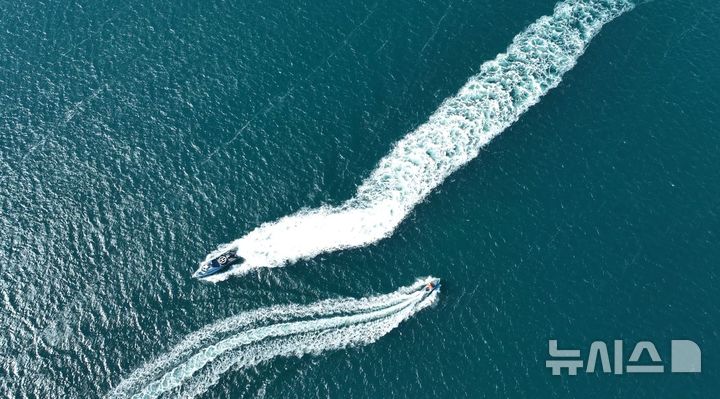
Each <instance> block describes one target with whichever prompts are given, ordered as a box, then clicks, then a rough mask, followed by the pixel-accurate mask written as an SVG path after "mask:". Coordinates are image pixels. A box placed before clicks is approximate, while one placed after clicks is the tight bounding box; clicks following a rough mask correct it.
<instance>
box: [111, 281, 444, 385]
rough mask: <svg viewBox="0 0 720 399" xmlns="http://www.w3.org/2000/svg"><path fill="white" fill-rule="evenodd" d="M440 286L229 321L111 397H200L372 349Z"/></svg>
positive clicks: (145, 369)
mask: <svg viewBox="0 0 720 399" xmlns="http://www.w3.org/2000/svg"><path fill="white" fill-rule="evenodd" d="M438 281H439V280H438V279H436V278H434V277H427V278H424V279H422V280H418V281H417V282H415V284H413V285H411V286H408V287H402V288H400V289H398V290H397V291H395V292H393V293H391V294H386V295H380V296H375V297H369V298H362V299H332V300H325V301H321V302H317V303H314V304H311V305H306V306H298V305H285V306H274V307H270V308H265V309H260V310H256V311H251V312H247V313H243V314H240V315H238V316H234V317H230V318H227V319H224V320H222V321H219V322H217V323H215V324H212V325H209V326H207V327H205V328H203V329H201V330H199V331H197V332H195V333H192V334H190V335H188V336H187V337H186V338H185V339H184V340H183V341H182V342H180V343H179V344H178V345H177V346H175V347H174V348H173V349H172V350H171V351H170V352H168V353H167V354H164V355H162V356H160V357H159V358H158V359H157V360H155V361H153V362H150V363H147V364H145V365H143V366H142V367H140V368H139V369H137V370H136V371H134V372H133V373H132V374H130V375H129V376H128V377H127V378H125V379H124V380H123V381H121V382H120V384H118V386H117V387H115V388H114V389H113V390H112V391H111V392H110V393H108V395H107V397H108V398H130V397H132V398H156V397H158V396H160V395H163V394H165V393H168V394H169V395H171V396H172V397H194V396H197V395H200V394H202V393H203V392H205V391H207V389H208V388H209V387H211V386H212V385H214V384H215V383H216V382H217V381H218V379H219V378H220V376H221V375H222V374H223V373H224V372H226V371H227V370H228V369H230V368H231V367H234V368H240V369H242V368H247V367H252V366H255V365H257V364H259V363H261V362H264V361H269V360H271V359H273V358H275V357H280V356H285V357H287V356H302V355H305V354H320V353H322V352H325V351H328V350H336V349H341V348H345V347H349V346H356V345H366V344H370V343H372V342H375V341H377V340H378V339H379V338H380V337H382V336H383V335H385V334H387V333H388V332H390V331H391V330H393V329H395V328H396V327H397V326H398V325H399V324H400V323H401V322H402V321H403V320H405V319H407V318H409V317H411V316H413V315H414V314H415V313H417V312H418V311H420V310H422V309H424V308H426V307H428V306H429V305H431V304H432V303H434V302H435V300H436V299H437V295H438V292H439V291H438V290H436V289H433V290H428V289H426V286H427V284H428V283H431V282H433V283H437V282H438Z"/></svg>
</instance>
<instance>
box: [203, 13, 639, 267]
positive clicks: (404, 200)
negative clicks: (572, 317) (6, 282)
mask: <svg viewBox="0 0 720 399" xmlns="http://www.w3.org/2000/svg"><path fill="white" fill-rule="evenodd" d="M632 7H633V4H632V2H631V1H629V0H586V1H582V0H567V1H563V2H560V3H558V4H557V5H556V6H555V10H554V12H553V14H552V15H551V16H544V17H541V18H540V19H538V20H537V21H535V22H534V23H532V24H531V25H530V26H528V27H527V29H525V31H523V32H522V33H520V34H518V35H517V36H515V38H514V40H513V42H512V44H511V45H510V46H509V47H508V49H507V51H506V52H505V53H502V54H499V55H498V56H497V57H496V58H495V59H494V60H492V61H488V62H486V63H484V64H483V65H482V66H481V67H480V73H478V74H477V75H475V76H473V77H472V78H470V80H469V81H468V82H467V83H466V84H465V86H463V87H462V88H461V89H460V91H459V92H458V93H457V94H456V95H455V96H454V97H450V98H448V99H446V100H445V101H444V102H443V103H442V105H440V107H439V108H438V109H437V111H435V113H434V114H433V115H432V116H430V119H429V120H428V121H427V122H426V123H424V124H423V125H421V126H419V127H418V128H417V129H416V130H415V131H413V132H411V133H409V134H408V135H407V136H405V137H404V138H403V139H402V140H400V141H399V142H398V143H396V144H395V146H394V148H393V149H392V151H391V152H390V153H389V154H388V155H387V156H385V157H384V158H383V159H382V160H380V163H379V164H378V166H377V168H376V169H375V170H374V171H373V172H372V174H371V175H370V176H369V177H368V178H367V179H366V180H365V181H364V182H363V183H362V185H361V186H360V187H359V188H358V190H357V193H356V195H355V197H353V198H351V199H350V200H348V201H346V202H345V203H343V204H341V205H339V206H335V207H331V206H325V207H321V208H317V209H313V210H304V211H300V212H298V213H296V214H294V215H291V216H287V217H284V218H281V219H280V220H277V221H275V222H272V223H266V224H263V225H262V226H260V227H258V228H256V229H255V230H253V231H251V232H250V233H248V234H247V235H245V236H244V237H242V238H240V239H238V240H236V241H234V242H232V243H229V244H225V245H223V246H221V247H220V248H219V249H218V250H217V251H215V252H213V253H211V254H209V255H208V257H207V259H206V260H205V261H204V262H207V261H209V260H210V259H212V258H214V257H216V256H218V255H219V254H220V253H222V252H224V251H227V250H229V249H231V248H237V250H238V253H239V254H240V255H241V256H242V257H243V258H245V259H246V261H245V262H244V263H243V264H241V265H237V266H235V267H234V268H233V269H231V270H230V271H229V272H227V273H223V274H220V275H217V276H214V277H212V278H210V280H214V281H217V280H222V279H224V278H227V276H228V275H230V274H237V273H244V272H247V271H248V270H251V269H255V268H258V267H277V266H282V265H284V264H286V263H288V262H294V261H296V260H298V259H303V258H311V257H314V256H316V255H318V254H320V253H322V252H329V251H334V250H339V249H345V248H352V247H360V246H364V245H368V244H370V243H373V242H375V241H378V240H380V239H382V238H384V237H387V236H389V235H390V234H392V232H393V231H394V230H395V228H396V227H397V225H398V224H399V223H400V222H401V221H402V220H403V219H404V218H405V217H406V216H407V215H408V213H409V212H410V211H411V210H412V209H413V207H415V205H416V204H417V203H418V202H420V201H421V200H422V199H423V198H424V197H425V196H426V195H428V193H429V192H430V191H431V190H432V189H434V188H435V187H437V186H438V185H439V184H440V183H442V181H443V180H445V178H447V177H448V176H449V175H450V174H451V173H453V172H454V171H455V170H457V169H458V168H460V167H461V166H462V165H464V164H465V163H467V162H468V161H470V160H471V159H473V158H475V157H476V156H477V155H478V152H479V151H480V148H482V147H483V146H484V145H485V144H487V143H488V142H489V141H490V140H491V139H492V138H493V137H495V136H497V135H498V134H500V133H501V132H502V131H503V130H505V129H506V128H507V127H508V126H510V125H512V124H513V123H514V122H515V121H516V120H517V119H518V118H519V117H520V115H521V114H522V113H523V112H525V111H526V110H527V109H528V108H530V106H532V105H533V104H535V103H537V102H538V101H540V98H541V97H542V96H543V95H544V94H545V93H547V92H548V90H550V89H552V88H554V87H556V86H557V85H558V84H559V83H560V81H561V78H562V75H563V74H564V73H565V72H567V71H569V70H570V69H571V68H572V67H573V66H574V65H575V63H576V61H577V59H578V57H579V56H580V55H581V54H582V53H583V52H584V51H585V47H586V46H587V45H588V43H589V42H590V40H591V39H592V38H593V36H595V35H596V34H597V33H598V32H599V31H600V29H601V28H602V26H603V25H604V24H606V23H607V22H609V21H611V20H612V19H614V18H615V17H617V16H619V15H621V14H622V13H624V12H625V11H628V10H630V9H631V8H632ZM204 262H203V263H204Z"/></svg>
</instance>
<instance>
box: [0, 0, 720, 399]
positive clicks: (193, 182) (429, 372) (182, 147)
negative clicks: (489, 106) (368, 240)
mask: <svg viewBox="0 0 720 399" xmlns="http://www.w3.org/2000/svg"><path fill="white" fill-rule="evenodd" d="M554 4H555V2H554V1H521V2H507V1H475V2H472V1H442V2H418V1H409V0H408V1H405V0H401V1H396V2H382V1H378V2H372V1H371V2H358V1H346V2H332V3H329V4H328V3H323V2H303V1H290V2H279V1H258V2H244V3H243V2H229V1H207V2H200V3H193V2H182V1H152V2H151V1H144V0H142V1H136V0H129V1H127V2H124V3H115V2H111V3H98V2H77V1H60V2H40V1H13V2H10V1H3V2H0V37H1V38H2V40H0V176H2V179H1V180H0V223H1V227H2V235H1V236H0V292H2V312H1V313H0V331H2V332H0V396H2V397H48V398H54V397H70V398H86V397H100V396H103V395H106V394H107V393H108V392H111V391H112V389H113V388H114V387H117V386H118V384H120V383H121V382H122V381H123V380H124V379H126V378H127V377H128V376H130V375H131V373H132V372H133V371H134V370H137V369H139V368H141V367H143V365H145V364H146V363H148V362H151V361H153V360H154V359H158V358H162V357H163V356H166V354H167V353H168V352H169V351H170V350H172V348H173V347H175V346H176V345H178V344H179V343H181V342H183V339H184V338H185V337H186V336H187V335H188V334H191V333H193V332H195V331H198V330H200V329H201V328H202V327H203V326H206V325H209V324H211V323H216V322H218V321H220V320H223V319H225V318H228V317H231V316H235V315H239V314H243V312H246V311H251V310H253V309H258V308H263V307H267V306H273V305H285V304H299V305H306V304H310V303H314V302H316V301H320V300H324V299H328V298H339V297H353V298H363V297H371V296H375V295H380V294H383V293H390V292H393V291H395V290H396V289H397V288H398V287H400V286H407V285H409V284H411V283H412V282H413V281H414V280H415V279H416V278H418V277H422V276H427V275H433V276H438V277H441V278H442V279H443V291H442V293H441V294H440V295H439V298H438V300H437V303H436V305H434V306H432V307H430V308H428V309H425V310H422V311H421V312H418V313H417V314H415V315H413V316H412V317H411V318H409V319H408V320H407V321H405V322H404V323H402V324H401V325H400V326H398V327H397V328H396V329H394V330H392V331H390V332H389V333H387V335H385V336H383V337H382V338H380V339H379V340H377V342H374V343H371V344H368V345H357V346H353V347H350V348H348V349H344V350H333V351H324V352H320V353H316V354H315V355H306V356H303V357H282V356H281V357H277V358H273V359H272V360H269V361H266V362H263V363H261V364H260V365H258V366H253V367H249V368H241V367H239V366H235V367H234V368H231V369H230V370H228V371H227V372H224V373H221V374H218V376H219V377H218V380H217V383H216V384H214V385H212V386H211V387H209V388H208V389H207V390H206V391H205V392H204V393H203V394H202V395H203V397H213V398H215V397H217V398H226V397H233V398H235V397H265V398H280V397H282V398H290V397H298V398H307V397H333V398H335V397H358V398H366V397H367V398H385V397H400V398H404V397H413V398H425V397H427V398H436V397H447V398H455V397H490V398H520V397H540V398H575V397H603V398H626V397H632V398H657V397H668V398H670V397H673V398H676V397H698V398H708V397H713V396H714V395H716V393H717V392H718V390H720V383H718V380H719V377H720V375H719V374H718V365H719V364H720V357H719V356H718V355H717V353H718V352H719V351H720V342H719V338H720V337H719V336H718V332H717V325H718V322H720V311H719V310H718V306H717V304H718V303H720V290H719V289H718V284H719V283H720V281H719V276H720V275H719V274H718V271H717V265H718V260H719V259H720V246H719V245H718V242H719V239H720V214H719V213H720V201H719V200H718V198H720V174H718V166H719V165H720V136H718V134H717V133H718V118H719V117H720V115H719V111H720V80H718V76H720V75H719V74H718V72H720V71H719V70H718V63H719V62H720V48H718V46H717V45H715V44H714V43H715V41H716V38H717V37H719V36H720V7H719V6H718V4H715V3H714V2H709V1H682V2H681V1H665V0H657V1H654V2H649V3H646V4H642V5H639V6H637V7H636V8H635V9H634V10H632V11H630V12H628V13H625V14H624V15H622V16H620V17H618V18H617V19H615V20H613V21H612V22H610V23H609V24H608V25H606V26H605V27H604V28H603V29H602V31H600V33H599V34H598V35H597V36H596V37H595V38H594V39H593V40H592V41H591V42H590V44H589V46H588V48H587V51H586V52H585V54H584V55H583V56H582V57H580V58H579V60H578V63H577V65H576V66H575V67H574V68H573V69H572V70H570V71H569V72H568V73H566V74H565V75H564V77H563V80H562V82H561V83H560V85H559V86H558V87H557V88H555V89H553V90H551V91H550V92H549V93H548V94H547V95H545V96H544V97H543V98H542V100H541V101H540V102H539V103H538V104H537V105H535V106H533V107H532V108H530V109H529V110H528V111H527V112H526V113H524V114H523V115H522V116H521V117H520V119H519V120H518V121H517V122H516V123H514V124H513V125H512V126H511V127H510V128H508V129H506V130H505V131H504V132H503V133H502V134H501V135H499V136H498V137H497V138H495V139H494V140H493V141H492V142H491V143H490V144H489V145H487V146H486V147H484V148H483V150H482V151H481V153H480V155H479V156H478V157H477V158H476V159H474V160H472V161H471V162H469V163H468V164H467V165H466V166H464V167H463V168H461V169H460V170H458V171H457V172H455V173H454V174H452V175H451V177H450V178H448V179H447V180H445V181H444V183H443V184H442V185H440V186H439V187H438V188H437V189H435V190H434V191H433V192H432V193H431V194H430V195H429V196H428V197H426V198H425V199H424V201H423V202H422V203H420V204H419V205H418V206H417V207H415V208H414V209H413V211H412V212H411V213H410V214H409V216H408V217H407V218H406V219H405V220H404V221H403V222H402V223H401V224H400V225H399V226H398V228H397V230H395V231H394V234H393V235H392V236H391V237H389V238H387V239H384V240H381V241H379V242H377V243H376V244H372V245H369V246H365V247H361V248H356V249H349V250H345V251H338V252H332V253H326V254H321V255H319V256H317V257H314V258H312V259H306V260H300V261H298V262H295V263H293V264H291V265H289V266H287V267H284V268H274V269H258V270H254V271H252V272H250V273H247V274H245V275H242V276H234V277H232V278H230V279H228V280H226V281H223V282H219V283H216V284H213V283H203V282H199V281H197V280H194V279H192V278H191V277H190V276H191V274H192V272H193V271H194V270H195V268H196V267H197V264H198V262H199V261H201V260H202V259H203V258H204V257H205V256H206V255H207V253H208V252H210V251H211V250H213V249H215V248H216V247H217V246H218V245H219V244H222V243H227V242H230V241H232V240H234V239H236V238H238V237H241V236H243V235H244V234H246V233H248V232H250V231H252V230H253V229H255V228H256V227H258V226H259V225H261V224H262V223H265V222H271V221H274V220H276V219H278V218H280V217H283V216H285V215H289V214H293V213H295V212H297V211H299V210H301V209H304V208H315V207H318V206H321V205H337V204H340V203H342V202H343V201H345V200H346V199H348V198H350V197H352V196H353V195H354V193H355V190H356V188H357V187H358V186H359V185H361V184H362V183H363V181H365V179H367V178H368V176H370V175H371V173H372V171H373V170H374V169H375V167H376V166H377V164H378V161H379V160H380V159H381V158H382V157H383V156H385V155H386V154H387V153H388V152H390V150H391V149H392V148H393V143H395V142H397V141H398V140H400V139H401V138H403V137H404V136H405V135H406V134H407V133H408V132H410V131H413V130H414V129H415V128H417V127H418V126H419V125H420V124H422V123H424V122H425V121H426V120H427V119H428V117H429V116H430V115H431V114H432V113H433V112H434V111H435V110H436V109H438V107H439V106H440V104H441V103H442V102H443V100H445V99H446V98H448V97H450V96H453V95H454V94H455V93H456V92H457V90H458V89H459V88H460V87H462V86H463V84H464V83H465V82H466V81H467V80H468V78H470V77H471V76H472V75H474V74H476V73H477V72H478V71H479V68H480V65H482V63H483V62H485V61H487V60H491V59H493V58H495V56H496V55H497V54H499V53H501V52H503V51H505V49H506V48H507V47H508V45H509V44H510V43H511V41H512V39H513V37H514V36H515V35H516V34H518V33H520V32H522V31H523V30H524V29H525V28H526V27H527V26H528V25H530V24H531V23H532V22H533V21H535V20H536V19H538V18H539V17H540V16H542V15H549V14H551V13H552V12H553V7H554ZM549 339H558V340H559V341H560V342H561V344H562V345H563V346H566V347H568V348H571V347H576V348H583V349H584V350H586V349H587V347H589V344H590V343H591V342H592V341H594V340H604V341H606V342H612V340H614V339H623V340H625V342H626V345H627V346H629V347H627V348H626V353H625V355H626V356H625V357H626V358H627V356H629V351H630V349H631V347H632V345H633V344H634V343H635V342H637V341H641V340H651V341H653V342H655V343H656V344H657V345H658V350H659V351H660V352H661V354H663V355H664V354H666V353H667V352H668V350H669V341H670V340H672V339H690V340H693V341H695V342H697V343H698V344H699V346H700V347H701V348H702V350H703V371H702V373H700V374H669V373H665V374H658V375H632V374H626V375H621V376H616V375H606V374H602V373H596V374H587V373H584V372H581V373H580V375H578V376H574V377H570V376H565V377H562V378H560V377H554V376H552V375H551V373H550V370H549V369H547V368H546V367H545V361H546V360H547V359H548V340H549ZM320 342H322V339H321V338H320ZM664 357H665V356H664ZM665 360H667V359H665ZM666 364H667V363H666ZM181 393H183V391H182V390H180V391H175V392H170V393H168V397H173V396H174V395H177V394H181Z"/></svg>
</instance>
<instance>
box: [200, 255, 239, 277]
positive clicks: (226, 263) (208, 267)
mask: <svg viewBox="0 0 720 399" xmlns="http://www.w3.org/2000/svg"><path fill="white" fill-rule="evenodd" d="M243 261H245V259H243V257H242V256H240V255H238V254H237V249H231V250H229V251H227V252H223V253H222V254H220V255H219V256H217V257H216V258H213V259H211V260H209V261H205V262H203V263H202V264H201V265H200V268H199V269H197V270H196V271H195V273H194V274H193V277H195V278H205V277H209V276H212V275H213V274H218V273H220V272H223V271H225V270H227V268H229V267H230V266H232V265H234V264H237V263H242V262H243Z"/></svg>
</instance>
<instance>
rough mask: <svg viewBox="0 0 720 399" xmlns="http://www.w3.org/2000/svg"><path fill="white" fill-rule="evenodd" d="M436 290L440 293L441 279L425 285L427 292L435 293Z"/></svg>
mask: <svg viewBox="0 0 720 399" xmlns="http://www.w3.org/2000/svg"><path fill="white" fill-rule="evenodd" d="M435 290H438V292H440V279H439V278H436V279H434V280H432V281H431V282H429V283H427V284H426V285H425V291H427V292H433V291H435Z"/></svg>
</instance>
